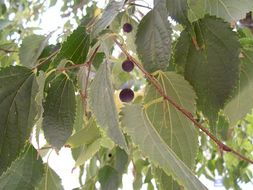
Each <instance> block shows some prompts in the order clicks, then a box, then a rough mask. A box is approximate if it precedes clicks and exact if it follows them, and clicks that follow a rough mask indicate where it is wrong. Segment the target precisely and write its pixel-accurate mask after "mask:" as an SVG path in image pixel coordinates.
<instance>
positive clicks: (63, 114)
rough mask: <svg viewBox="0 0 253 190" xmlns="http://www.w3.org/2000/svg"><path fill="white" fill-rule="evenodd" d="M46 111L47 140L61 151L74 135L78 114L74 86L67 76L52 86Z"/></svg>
mask: <svg viewBox="0 0 253 190" xmlns="http://www.w3.org/2000/svg"><path fill="white" fill-rule="evenodd" d="M44 110H45V111H44V114H43V122H42V127H43V130H44V135H45V138H46V139H47V141H48V142H49V143H50V144H51V145H52V146H53V147H54V148H56V149H58V150H59V149H60V148H61V147H62V146H63V145H64V144H65V143H66V141H67V139H68V138H69V136H70V135H71V133H72V130H73V124H74V119H75V113H76V102H75V89H74V85H73V83H72V81H71V80H69V79H68V78H67V77H66V75H64V74H61V75H59V76H58V77H57V78H56V79H54V80H53V81H52V83H51V84H50V88H49V91H48V95H47V97H46V102H45V105H44Z"/></svg>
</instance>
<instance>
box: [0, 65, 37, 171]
mask: <svg viewBox="0 0 253 190" xmlns="http://www.w3.org/2000/svg"><path fill="white" fill-rule="evenodd" d="M37 92H38V84H37V81H36V78H35V75H34V73H33V72H32V71H31V70H30V69H27V68H25V67H20V66H16V67H14V66H12V67H7V68H4V69H1V70H0V118H1V119H0V131H1V132H0V174H1V173H2V172H3V171H5V170H6V168H7V167H8V166H9V165H10V164H11V162H12V161H13V160H15V159H16V158H17V157H18V155H19V154H20V151H21V150H22V149H23V146H24V144H25V141H26V140H28V138H29V136H30V132H31V129H32V127H33V124H34V122H35V117H36V114H37V105H36V100H35V97H36V93H37Z"/></svg>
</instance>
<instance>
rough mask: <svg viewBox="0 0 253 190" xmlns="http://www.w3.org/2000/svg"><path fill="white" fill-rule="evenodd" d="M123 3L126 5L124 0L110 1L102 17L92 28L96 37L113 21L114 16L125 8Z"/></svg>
mask: <svg viewBox="0 0 253 190" xmlns="http://www.w3.org/2000/svg"><path fill="white" fill-rule="evenodd" d="M123 5H124V0H121V1H115V0H111V1H110V2H109V3H108V5H107V6H106V8H105V9H104V12H103V14H102V15H101V17H100V19H98V20H97V21H96V22H95V24H94V26H93V28H92V36H93V37H94V38H95V37H97V36H98V35H99V33H100V32H101V31H102V30H104V29H105V28H106V27H107V26H109V25H110V24H111V23H112V21H113V20H114V18H115V17H116V16H117V14H118V13H119V12H120V11H121V9H122V8H123Z"/></svg>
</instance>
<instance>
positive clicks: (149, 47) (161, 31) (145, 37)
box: [135, 7, 171, 72]
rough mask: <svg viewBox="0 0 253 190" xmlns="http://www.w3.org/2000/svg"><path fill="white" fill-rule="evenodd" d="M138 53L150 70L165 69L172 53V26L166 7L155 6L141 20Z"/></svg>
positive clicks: (146, 67) (137, 43) (138, 34)
mask: <svg viewBox="0 0 253 190" xmlns="http://www.w3.org/2000/svg"><path fill="white" fill-rule="evenodd" d="M135 43H136V47H137V53H138V55H139V57H140V59H141V61H142V63H143V66H144V68H145V69H146V70H147V71H148V72H153V71H156V70H165V69H166V67H168V65H169V59H170V54H171V28H170V24H169V22H168V20H167V13H166V8H165V7H163V9H161V8H159V9H158V8H156V7H155V8H154V9H153V10H151V11H150V12H149V13H148V14H146V15H145V16H144V17H143V19H142V20H141V22H140V24H139V26H138V30H137V34H136V41H135Z"/></svg>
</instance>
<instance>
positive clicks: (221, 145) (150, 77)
mask: <svg viewBox="0 0 253 190" xmlns="http://www.w3.org/2000/svg"><path fill="white" fill-rule="evenodd" d="M114 42H115V43H116V44H117V45H118V46H119V48H120V49H121V51H122V52H123V53H124V54H125V55H126V56H127V58H128V59H129V60H130V61H132V62H133V63H134V64H135V65H136V66H137V67H138V68H139V69H140V70H141V72H142V73H143V74H144V76H145V77H146V78H147V79H148V80H149V81H150V82H151V84H152V85H153V86H154V87H155V88H156V90H157V91H158V92H159V94H160V95H161V96H162V97H163V98H164V100H167V101H168V102H169V103H170V104H171V105H172V106H174V107H175V108H176V109H177V110H178V111H180V112H181V113H182V114H184V115H185V116H186V117H187V118H188V119H189V120H190V121H192V123H194V125H195V126H196V127H198V128H199V129H200V130H201V131H202V132H204V133H205V134H206V135H207V136H209V137H210V139H212V140H213V141H214V142H215V143H216V144H217V146H218V147H219V149H220V150H222V151H225V152H231V153H233V154H234V155H236V156H238V157H239V158H240V159H242V160H244V161H247V162H249V163H251V164H253V160H251V159H249V158H246V157H245V156H243V155H242V154H240V153H239V152H237V151H236V150H234V149H232V148H231V147H229V146H227V145H225V144H224V143H223V142H221V141H220V140H219V139H218V138H216V137H215V136H214V135H213V134H212V133H211V132H210V131H209V130H208V129H207V128H205V127H204V126H202V125H201V124H200V123H199V122H198V121H196V119H194V117H193V115H192V114H191V113H190V112H189V111H187V110H186V109H184V108H183V107H181V106H180V105H178V104H177V103H176V102H175V101H174V100H172V99H171V98H170V97H169V96H168V95H166V93H165V92H164V90H163V88H162V87H161V85H160V83H159V82H158V81H157V79H156V78H155V77H154V76H153V75H151V74H150V73H148V72H147V71H146V70H145V69H144V68H143V67H142V65H141V64H140V63H139V62H138V61H137V60H136V59H135V58H134V57H132V56H131V55H130V54H129V53H128V51H127V50H126V49H125V48H124V46H123V45H122V44H121V43H120V42H119V41H117V39H115V38H114Z"/></svg>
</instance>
